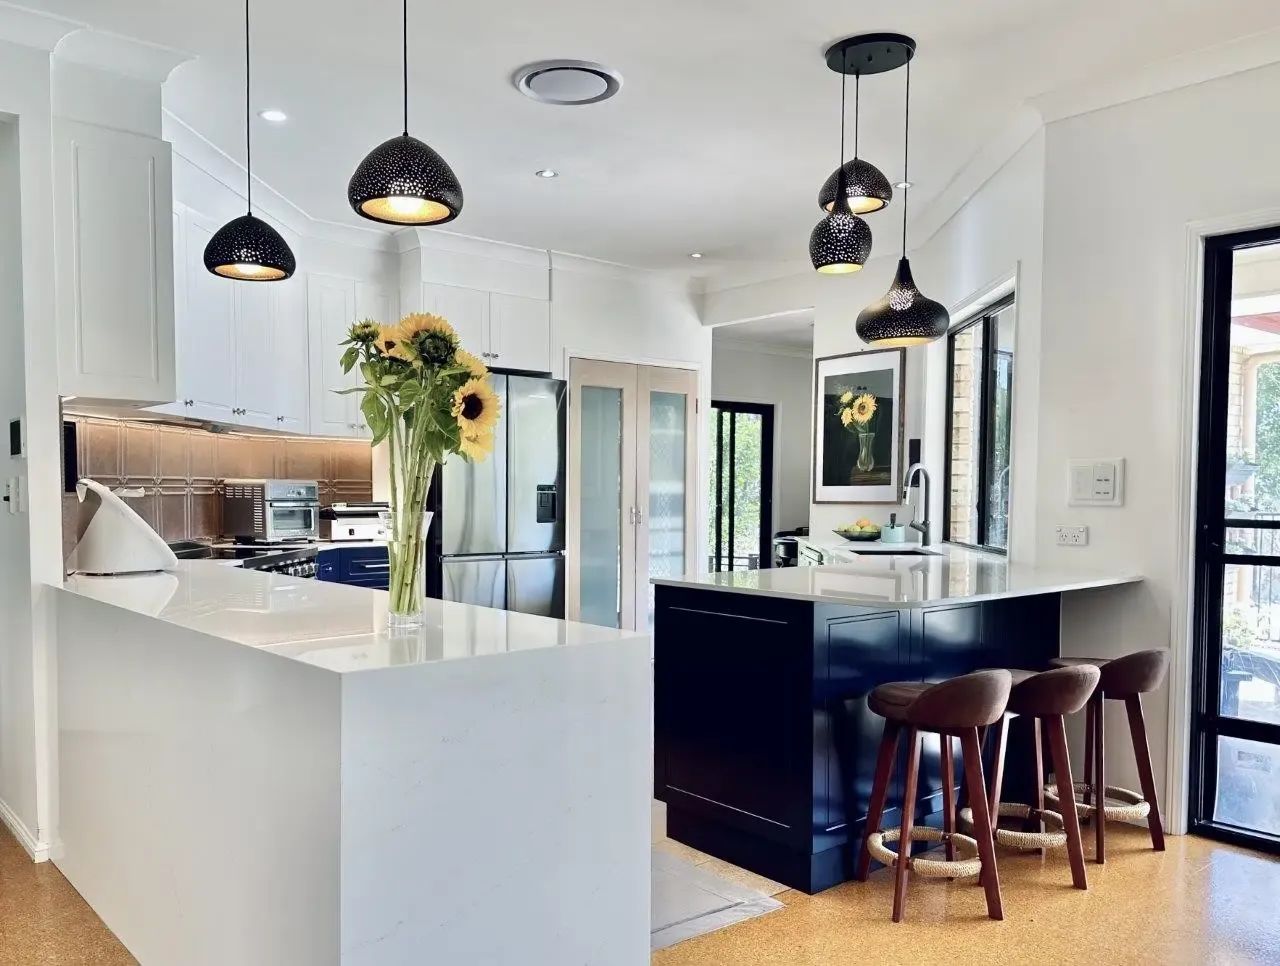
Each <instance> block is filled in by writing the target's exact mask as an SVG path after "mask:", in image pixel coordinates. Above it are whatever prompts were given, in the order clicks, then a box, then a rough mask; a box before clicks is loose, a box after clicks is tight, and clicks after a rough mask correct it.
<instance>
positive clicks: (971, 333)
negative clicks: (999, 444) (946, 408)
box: [947, 322, 984, 543]
mask: <svg viewBox="0 0 1280 966" xmlns="http://www.w3.org/2000/svg"><path fill="white" fill-rule="evenodd" d="M951 339H952V346H953V352H952V371H951V480H950V492H949V493H948V495H947V498H948V500H949V501H950V521H951V527H950V532H949V533H948V534H947V539H949V540H954V541H957V542H959V543H976V542H977V539H978V526H977V518H976V514H975V512H974V511H975V510H976V508H977V503H978V469H979V465H980V459H981V449H980V445H979V432H978V416H979V413H980V412H981V411H982V378H983V372H984V366H983V364H982V323H981V322H978V323H975V324H974V325H970V326H968V327H967V328H965V329H962V330H961V331H959V332H957V333H956V334H955V335H953V336H952V337H951Z"/></svg>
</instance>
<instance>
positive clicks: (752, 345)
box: [711, 326, 813, 359]
mask: <svg viewBox="0 0 1280 966" xmlns="http://www.w3.org/2000/svg"><path fill="white" fill-rule="evenodd" d="M721 328H732V326H719V327H717V330H716V331H718V330H719V329H721ZM711 345H712V347H713V348H715V349H728V350H730V351H734V350H736V351H738V352H754V353H756V354H758V355H765V356H787V357H789V358H792V359H812V358H813V346H812V345H810V346H809V348H807V349H806V348H805V347H804V346H798V345H783V344H780V343H777V342H757V341H755V340H754V339H733V338H730V337H728V336H722V335H716V334H715V331H713V332H712V337H711Z"/></svg>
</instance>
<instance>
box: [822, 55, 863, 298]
mask: <svg viewBox="0 0 1280 966" xmlns="http://www.w3.org/2000/svg"><path fill="white" fill-rule="evenodd" d="M846 78H847V75H845V74H843V73H842V74H841V75H840V166H839V167H838V168H837V169H836V175H837V177H836V182H837V185H836V193H835V198H836V199H837V200H840V199H847V197H848V196H847V194H846V190H845V188H846V185H845V174H844V168H845V166H844V114H845V110H844V99H845V80H846ZM853 123H854V132H855V133H854V140H855V141H856V140H857V133H856V132H857V129H858V121H857V114H856V112H855V114H854V122H853ZM870 257H871V228H870V226H869V225H868V224H867V223H866V222H865V221H863V220H862V219H861V218H859V217H858V216H857V215H856V214H854V213H853V212H852V211H851V210H850V209H849V205H848V203H847V200H846V203H845V204H833V205H832V207H831V213H830V214H828V215H827V216H826V217H825V218H823V219H822V221H820V222H818V224H817V225H816V226H815V227H814V229H813V231H812V232H811V233H810V234H809V260H810V261H811V262H813V267H814V268H815V269H817V270H818V271H819V272H821V273H822V274H823V275H848V274H850V273H851V272H859V271H861V270H862V266H863V265H865V264H866V263H867V259H868V258H870Z"/></svg>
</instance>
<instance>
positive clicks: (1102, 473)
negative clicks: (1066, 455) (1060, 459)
mask: <svg viewBox="0 0 1280 966" xmlns="http://www.w3.org/2000/svg"><path fill="white" fill-rule="evenodd" d="M1123 505H1124V459H1123V458H1121V457H1118V456H1115V457H1108V458H1103V459H1087V460H1086V459H1078V460H1069V461H1068V462H1067V506H1123Z"/></svg>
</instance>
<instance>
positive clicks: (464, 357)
mask: <svg viewBox="0 0 1280 966" xmlns="http://www.w3.org/2000/svg"><path fill="white" fill-rule="evenodd" d="M457 359H458V365H460V366H466V367H467V368H468V369H470V370H471V378H472V379H483V378H484V377H485V376H487V375H489V367H488V366H486V365H485V364H484V363H483V362H481V361H480V360H479V359H478V358H476V357H475V356H473V355H472V354H471V353H470V352H468V351H467V350H466V349H459V350H458V355H457Z"/></svg>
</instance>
